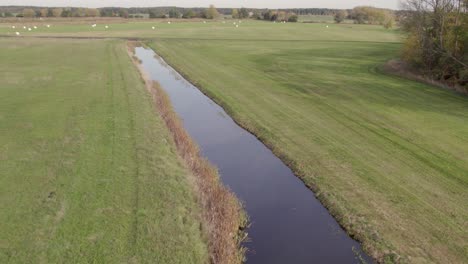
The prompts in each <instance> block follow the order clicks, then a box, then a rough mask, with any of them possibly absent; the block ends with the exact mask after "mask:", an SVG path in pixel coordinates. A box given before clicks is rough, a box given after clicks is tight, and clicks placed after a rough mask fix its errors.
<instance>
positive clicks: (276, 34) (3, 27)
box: [0, 19, 400, 42]
mask: <svg viewBox="0 0 468 264" xmlns="http://www.w3.org/2000/svg"><path fill="white" fill-rule="evenodd" d="M237 21H238V20H235V21H232V20H227V21H207V23H206V24H205V23H203V22H202V21H198V22H188V21H187V20H178V21H174V20H169V19H168V20H161V19H158V20H142V21H134V20H131V21H128V22H127V23H122V22H121V21H114V20H111V21H106V22H103V21H97V22H96V23H97V27H96V28H92V27H91V25H92V24H93V23H95V22H94V21H89V20H86V21H80V22H77V23H75V24H69V23H68V22H67V23H58V24H56V23H54V22H53V21H42V22H40V21H37V22H36V23H33V22H24V23H1V24H0V35H6V36H15V32H17V31H18V32H19V33H21V36H22V37H28V36H61V37H63V36H74V37H76V36H80V37H123V38H128V37H138V38H175V39H206V40H223V39H226V40H229V39H232V40H233V39H237V40H239V39H242V40H278V41H291V40H297V41H305V40H316V41H317V40H322V41H323V40H325V41H343V40H345V41H368V40H372V41H374V42H399V41H400V39H399V36H398V35H396V34H389V32H393V31H389V30H386V29H384V28H383V27H381V26H370V25H365V26H363V25H349V24H341V25H338V24H332V25H328V26H329V28H327V27H326V25H324V24H319V23H286V24H282V23H273V22H264V21H256V20H244V21H243V22H242V23H241V24H240V27H238V28H236V26H235V25H234V24H233V23H234V22H237ZM168 22H171V24H168ZM223 22H225V23H223ZM47 24H50V25H51V27H50V28H47V27H46V25H47ZM34 25H36V27H38V29H33V30H32V31H28V30H24V29H23V26H26V27H32V28H33V26H34ZM106 25H107V26H108V27H109V28H108V29H106V28H105V26H106ZM12 26H15V29H13V28H12ZM153 26H154V27H155V30H153V29H152V27H153Z"/></svg>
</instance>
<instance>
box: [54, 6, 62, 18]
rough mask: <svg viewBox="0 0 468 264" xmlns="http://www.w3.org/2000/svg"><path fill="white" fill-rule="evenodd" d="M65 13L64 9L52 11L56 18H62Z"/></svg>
mask: <svg viewBox="0 0 468 264" xmlns="http://www.w3.org/2000/svg"><path fill="white" fill-rule="evenodd" d="M62 13H63V9H62V8H54V9H52V15H53V16H54V17H60V16H61V15H62Z"/></svg>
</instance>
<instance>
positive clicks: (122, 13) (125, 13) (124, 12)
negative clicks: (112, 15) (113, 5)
mask: <svg viewBox="0 0 468 264" xmlns="http://www.w3.org/2000/svg"><path fill="white" fill-rule="evenodd" d="M119 17H123V18H128V11H127V9H124V8H121V9H120V10H119Z"/></svg>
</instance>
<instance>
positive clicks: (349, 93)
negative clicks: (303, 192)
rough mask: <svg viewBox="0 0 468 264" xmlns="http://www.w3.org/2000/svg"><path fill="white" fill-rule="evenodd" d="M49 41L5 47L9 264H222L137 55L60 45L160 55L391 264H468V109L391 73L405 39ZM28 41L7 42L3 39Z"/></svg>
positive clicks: (352, 33)
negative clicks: (131, 48)
mask: <svg viewBox="0 0 468 264" xmlns="http://www.w3.org/2000/svg"><path fill="white" fill-rule="evenodd" d="M25 23H26V22H25ZM25 23H23V24H25ZM34 23H36V24H37V25H40V26H39V29H37V30H35V31H34V30H33V31H32V32H23V31H21V36H22V37H24V38H14V39H2V40H1V42H0V43H1V45H2V48H3V49H2V51H0V54H1V61H2V63H1V64H0V68H2V71H1V74H2V75H1V81H2V88H1V89H0V95H1V96H0V100H1V103H0V110H1V111H0V120H1V122H0V129H1V131H2V137H1V138H0V142H1V144H2V145H1V146H0V147H2V148H1V149H0V160H1V161H2V162H1V163H0V171H1V173H2V177H1V178H0V181H1V185H0V186H1V187H0V188H2V191H1V192H0V195H1V196H0V197H1V201H2V205H1V206H2V209H1V210H2V212H6V213H3V214H2V215H1V216H0V217H1V218H0V220H1V221H0V225H1V226H0V230H1V232H2V234H1V237H0V239H1V240H0V248H1V251H0V252H2V255H0V257H2V258H6V259H10V260H17V261H18V262H23V261H25V260H42V259H46V260H51V261H54V260H55V261H60V260H63V259H64V258H66V254H71V255H73V256H80V254H73V251H72V253H70V251H69V250H70V249H71V250H77V251H79V250H80V249H86V250H87V254H86V255H81V256H80V257H79V258H81V259H78V260H84V261H88V262H89V261H97V262H99V261H110V262H122V261H126V260H128V259H131V258H139V257H141V258H146V257H148V258H149V257H150V258H153V259H158V260H161V261H167V260H176V261H181V262H184V260H188V259H190V260H193V261H194V262H204V261H205V260H206V259H207V249H206V242H205V241H204V239H203V234H202V233H201V231H200V229H199V228H198V227H199V225H200V222H199V221H200V220H197V219H198V215H199V214H200V212H199V210H200V208H198V206H197V203H196V202H195V198H194V195H191V194H190V193H191V192H190V186H189V184H188V183H187V177H188V176H187V175H188V174H189V172H188V171H187V170H186V169H184V168H183V166H182V165H181V164H180V161H179V159H178V158H177V155H176V154H175V151H174V150H173V148H174V146H173V145H172V144H171V143H170V142H171V141H170V140H169V134H168V132H167V130H166V129H165V127H164V126H163V123H162V122H161V120H160V119H158V118H157V116H155V115H153V114H152V112H151V104H150V102H149V101H148V100H149V99H148V98H146V97H145V92H144V89H143V88H142V84H141V82H140V81H139V79H138V75H137V73H136V71H135V70H134V69H133V70H132V67H131V64H130V62H129V60H128V58H126V57H125V56H126V54H125V49H124V48H123V47H124V42H123V41H121V40H120V41H118V40H76V39H75V40H66V39H60V40H57V39H50V40H40V39H35V38H28V37H33V36H56V37H110V38H112V37H119V38H142V39H144V40H145V42H146V43H147V44H148V45H150V46H151V47H153V48H154V49H155V50H156V51H157V52H158V53H159V54H160V55H162V56H163V57H164V58H165V59H166V60H167V61H168V62H169V63H170V64H171V65H173V66H174V67H175V68H176V69H178V70H179V71H180V72H181V73H182V74H183V75H185V76H186V77H187V78H188V79H190V80H191V81H192V82H193V83H194V84H196V85H197V86H198V87H199V88H200V89H201V90H202V91H203V92H205V93H206V94H208V95H209V96H210V97H212V98H213V99H214V100H216V101H217V102H218V103H220V104H221V105H222V106H223V107H224V108H225V109H226V110H227V111H228V112H229V114H231V116H232V117H233V118H234V119H235V120H236V121H237V122H238V123H240V124H241V125H242V126H243V127H245V128H247V129H248V130H250V131H252V132H253V133H254V134H255V135H256V136H258V137H259V138H260V139H261V140H262V141H263V142H265V143H266V144H267V145H268V146H269V147H270V148H271V149H272V150H273V151H274V152H275V153H276V154H277V155H278V156H280V157H281V158H282V159H283V160H284V161H285V162H286V163H287V164H288V165H289V166H290V167H291V168H292V169H293V170H294V171H295V172H296V173H297V175H298V176H299V177H301V179H302V180H303V181H304V182H305V183H306V184H307V185H308V186H309V187H311V188H312V189H313V190H314V191H315V192H316V195H317V196H318V197H319V198H320V199H321V201H322V202H323V203H324V204H325V205H326V206H327V208H328V209H329V210H330V211H331V212H332V214H333V215H335V216H336V218H337V219H338V220H339V222H340V223H341V224H342V225H343V226H344V227H345V228H346V229H347V230H348V232H349V233H350V234H351V235H353V236H354V237H356V238H358V239H359V240H360V241H362V242H363V244H364V247H365V248H366V249H367V251H368V252H370V253H371V254H372V255H373V256H374V257H375V258H378V259H380V260H383V259H384V258H385V259H386V260H389V261H392V260H393V261H396V260H404V261H408V262H414V263H425V262H452V263H463V262H466V261H467V260H468V253H467V246H468V245H467V241H466V237H467V236H468V234H467V231H466V219H467V218H468V208H467V204H468V197H467V193H468V191H467V190H468V155H467V154H468V152H467V150H468V137H467V135H468V133H467V131H468V111H467V110H468V100H467V99H466V97H462V96H459V95H456V94H454V93H452V92H449V91H445V90H440V89H438V88H435V87H431V86H428V85H424V84H420V83H417V82H413V81H408V80H405V79H402V78H399V77H394V76H391V75H387V74H385V73H384V72H383V71H382V70H380V67H379V66H380V65H382V64H383V63H385V62H386V61H387V60H389V59H392V58H395V57H397V56H398V52H399V49H400V46H401V44H400V39H401V35H400V33H399V31H398V30H385V29H383V28H382V27H378V26H367V25H361V26H359V25H350V24H345V25H330V26H329V28H326V27H325V25H324V24H319V23H310V24H309V23H298V24H294V23H287V24H279V23H277V24H273V23H267V22H257V21H248V20H246V21H243V22H242V23H241V25H240V27H239V28H236V27H234V26H233V22H232V21H228V22H226V23H222V22H220V21H216V22H208V23H206V24H205V23H202V21H195V22H181V23H172V24H168V23H167V21H163V20H157V21H151V22H137V21H132V22H129V23H123V22H122V21H106V22H103V23H102V24H101V22H100V21H99V22H98V24H99V25H98V27H97V28H96V29H91V28H90V23H88V22H82V23H78V22H77V21H71V22H67V23H64V22H56V23H54V22H53V21H52V22H50V23H51V24H52V27H51V28H45V27H44V25H45V23H48V22H37V21H34V22H28V24H30V25H32V24H34ZM40 23H43V24H40ZM104 23H105V24H106V25H108V26H109V28H108V29H105V28H104V27H103V25H104ZM23 24H21V23H17V24H16V25H17V26H18V27H19V26H20V25H23ZM152 26H155V27H156V29H155V30H152V29H151V27H152ZM13 34H14V30H12V29H11V23H10V24H6V23H5V24H1V25H0V35H6V36H13ZM70 50H73V52H71V51H70ZM63 54H67V56H68V57H67V58H66V61H67V62H70V63H64V60H65V58H63ZM85 54H86V56H84V55H85ZM45 57H47V60H45V59H44V58H45ZM44 61H47V63H48V65H47V67H44V65H43V62H44ZM39 62H42V63H39ZM71 63H72V64H73V70H71V68H70V67H71ZM129 69H130V70H129ZM51 71H52V72H51ZM89 84H91V85H89ZM64 87H66V89H65V90H64ZM135 87H136V88H135ZM127 96H128V97H127ZM141 101H143V102H145V103H144V104H139V103H137V102H141ZM136 113H143V114H142V115H140V114H136ZM116 117H118V118H116ZM155 138H156V139H157V140H154V139H155ZM138 146H142V147H141V148H139V147H138ZM142 152H143V153H145V154H144V155H143V153H142ZM137 168H138V169H137ZM136 171H138V173H136ZM129 174H130V175H136V174H138V175H139V176H138V177H137V178H136V177H129V176H128V175H129ZM17 175H24V177H13V176H17ZM96 175H98V176H96ZM154 175H160V176H161V175H173V177H170V178H167V177H154ZM71 176H73V177H71ZM160 186H165V187H164V188H161V187H160ZM136 190H138V196H137V197H140V198H139V199H137V198H136V196H135V195H136V193H135V192H136ZM161 199H162V200H163V201H170V203H171V208H178V210H169V209H167V208H166V207H165V206H167V203H164V202H161ZM136 200H138V201H139V207H138V208H140V209H138V212H135V211H134V210H135V206H134V203H135V201H136ZM155 204H156V206H155ZM108 217H112V220H113V221H110V222H109V221H108V220H109V218H108ZM135 219H138V225H137V227H138V228H137V229H135V224H134V223H135V221H136V220H135ZM155 219H158V221H152V220H155ZM160 219H163V220H162V221H161V220H160ZM83 223H84V224H83ZM163 225H164V228H160V227H161V226H163ZM132 228H134V229H133V230H134V231H135V230H137V231H136V233H138V230H152V231H153V232H164V233H162V234H161V233H158V235H156V236H150V234H151V232H150V233H146V232H143V233H144V234H145V235H146V236H147V237H142V236H136V235H134V234H135V232H133V231H131V230H132ZM31 234H32V235H31ZM103 234H106V235H108V236H111V237H103ZM173 234H177V235H173ZM28 236H32V239H27V237H28ZM168 238H170V240H169V241H170V243H168V242H167V239H168ZM174 245H177V248H175V246H174ZM179 247H180V248H179ZM24 248H27V249H28V250H22V249H24ZM149 248H158V249H159V250H158V251H157V252H154V251H151V250H149ZM132 250H133V251H132ZM174 252H177V253H178V254H177V255H175V256H174V255H172V254H174ZM75 253H76V252H75ZM169 256H170V258H171V259H170V258H169Z"/></svg>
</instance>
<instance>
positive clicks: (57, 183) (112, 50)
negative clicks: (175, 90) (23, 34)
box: [0, 39, 210, 263]
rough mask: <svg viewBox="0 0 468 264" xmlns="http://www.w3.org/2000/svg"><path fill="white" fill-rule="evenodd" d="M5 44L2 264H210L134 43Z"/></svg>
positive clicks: (186, 183) (0, 104)
mask: <svg viewBox="0 0 468 264" xmlns="http://www.w3.org/2000/svg"><path fill="white" fill-rule="evenodd" d="M0 45H1V46H2V49H1V51H0V58H1V64H0V81H1V83H2V85H1V86H0V131H1V136H0V201H1V203H0V211H1V214H0V262H1V263H70V262H72V263H207V262H209V259H210V253H209V250H208V236H207V235H206V234H205V232H204V231H203V228H202V226H203V210H202V208H201V205H200V204H199V203H198V201H197V195H196V193H195V191H194V188H193V184H192V179H193V176H191V172H190V170H189V169H188V168H186V166H185V165H184V162H183V160H182V159H181V158H180V157H179V156H178V154H177V149H176V147H175V144H174V143H173V139H172V135H171V134H170V133H169V131H168V129H167V127H166V126H165V124H164V121H163V120H162V119H161V118H160V117H159V116H158V115H157V114H156V112H155V110H154V107H153V104H152V98H151V97H150V96H149V94H148V92H147V91H146V89H145V87H144V85H143V83H142V82H141V79H140V76H139V74H138V72H137V71H136V70H135V69H134V67H133V65H132V62H131V60H130V59H129V58H128V56H127V54H126V45H125V43H124V42H117V41H94V40H52V39H51V40H37V39H35V40H26V39H21V40H17V39H3V40H0Z"/></svg>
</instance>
